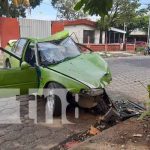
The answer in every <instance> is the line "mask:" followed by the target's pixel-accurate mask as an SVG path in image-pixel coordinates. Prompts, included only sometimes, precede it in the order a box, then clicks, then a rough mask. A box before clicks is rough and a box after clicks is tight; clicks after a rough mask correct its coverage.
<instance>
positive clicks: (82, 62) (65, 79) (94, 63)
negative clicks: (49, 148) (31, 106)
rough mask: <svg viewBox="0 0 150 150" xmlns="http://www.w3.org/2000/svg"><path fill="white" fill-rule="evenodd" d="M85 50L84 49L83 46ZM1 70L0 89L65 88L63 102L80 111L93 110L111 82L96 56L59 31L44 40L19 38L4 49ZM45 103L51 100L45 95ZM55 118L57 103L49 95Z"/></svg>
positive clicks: (26, 92)
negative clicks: (76, 97)
mask: <svg viewBox="0 0 150 150" xmlns="http://www.w3.org/2000/svg"><path fill="white" fill-rule="evenodd" d="M84 49H85V47H84ZM1 50H3V51H4V52H5V55H4V67H5V69H1V70H0V88H17V89H20V94H21V95H24V94H28V91H29V89H33V88H36V89H39V91H38V94H39V95H43V94H44V90H43V89H50V90H54V89H60V88H61V89H65V90H67V98H68V99H67V100H68V101H69V102H70V103H73V102H74V101H75V95H76V94H78V95H79V101H78V105H79V106H80V107H84V108H93V107H95V106H96V105H97V104H98V102H99V99H101V97H102V96H103V94H104V91H105V90H104V88H105V86H106V85H108V84H109V83H110V81H111V73H110V70H109V67H108V65H107V63H106V62H105V61H104V60H103V59H102V58H101V56H100V54H98V53H95V52H91V51H86V52H85V51H84V52H83V51H82V48H81V45H80V44H77V43H76V42H75V41H74V40H73V39H72V38H71V37H70V36H69V34H68V32H66V31H63V32H60V33H57V34H55V35H53V36H51V37H50V38H46V39H40V40H37V39H31V38H21V39H19V40H18V41H16V42H14V44H13V46H12V45H11V46H7V48H6V50H5V49H2V48H1ZM45 99H46V100H47V103H48V102H49V101H50V100H51V99H50V98H49V96H48V95H47V96H46V97H45ZM53 100H54V106H53V112H54V114H55V115H60V113H61V102H60V100H59V98H58V97H57V96H53Z"/></svg>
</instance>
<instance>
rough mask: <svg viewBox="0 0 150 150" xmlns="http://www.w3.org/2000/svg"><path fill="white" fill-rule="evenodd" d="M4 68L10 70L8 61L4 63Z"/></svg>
mask: <svg viewBox="0 0 150 150" xmlns="http://www.w3.org/2000/svg"><path fill="white" fill-rule="evenodd" d="M4 68H6V69H10V68H11V64H10V62H9V60H6V62H5V64H4Z"/></svg>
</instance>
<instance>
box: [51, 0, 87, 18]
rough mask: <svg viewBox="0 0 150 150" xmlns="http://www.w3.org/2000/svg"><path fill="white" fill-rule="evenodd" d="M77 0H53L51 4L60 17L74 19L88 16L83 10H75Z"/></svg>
mask: <svg viewBox="0 0 150 150" xmlns="http://www.w3.org/2000/svg"><path fill="white" fill-rule="evenodd" d="M77 1H78V0H52V1H51V4H52V6H53V7H54V8H55V9H57V11H58V18H60V19H67V20H72V19H79V18H82V17H85V16H86V14H85V13H84V12H83V11H82V10H80V11H78V12H77V11H75V10H74V5H75V4H76V3H77Z"/></svg>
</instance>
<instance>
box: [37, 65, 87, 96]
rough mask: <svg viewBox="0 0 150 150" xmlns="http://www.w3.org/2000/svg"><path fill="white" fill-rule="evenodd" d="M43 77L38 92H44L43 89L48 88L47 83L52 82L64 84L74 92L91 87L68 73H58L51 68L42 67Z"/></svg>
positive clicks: (40, 93)
mask: <svg viewBox="0 0 150 150" xmlns="http://www.w3.org/2000/svg"><path fill="white" fill-rule="evenodd" d="M40 71H41V78H40V87H39V91H38V94H39V95H42V94H43V89H44V88H46V85H47V84H48V83H51V82H56V83H59V84H61V85H63V86H64V87H65V88H66V89H67V90H68V91H70V92H72V93H80V91H81V90H82V89H85V90H88V89H90V88H89V87H88V86H87V85H85V84H83V83H82V82H80V81H78V80H76V79H73V78H71V77H69V76H67V75H64V74H61V73H58V72H56V71H54V70H52V69H49V68H43V67H41V68H40Z"/></svg>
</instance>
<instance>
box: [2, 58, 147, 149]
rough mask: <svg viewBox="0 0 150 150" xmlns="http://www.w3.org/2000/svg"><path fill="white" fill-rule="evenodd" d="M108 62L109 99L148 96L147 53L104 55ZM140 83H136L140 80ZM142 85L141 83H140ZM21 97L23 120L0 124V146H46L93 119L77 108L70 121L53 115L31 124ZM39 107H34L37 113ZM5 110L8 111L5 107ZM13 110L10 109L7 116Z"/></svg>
mask: <svg viewBox="0 0 150 150" xmlns="http://www.w3.org/2000/svg"><path fill="white" fill-rule="evenodd" d="M107 61H108V63H109V64H110V68H111V70H112V74H113V82H112V83H111V85H110V86H109V87H108V88H107V91H108V93H109V95H110V96H111V98H113V99H129V100H132V101H136V102H138V103H140V104H142V103H144V102H145V101H147V100H148V92H147V91H146V89H145V88H144V86H147V84H150V69H149V66H150V57H145V56H133V57H124V58H108V59H107ZM139 81H140V82H141V83H140V82H139ZM142 84H143V85H144V86H143V85H142ZM18 100H19V101H21V105H22V108H23V109H22V113H23V115H22V116H21V119H22V121H23V122H24V124H13V125H11V124H7V125H6V124H3V125H2V124H1V125H0V149H2V150H3V149H7V150H9V149H11V150H12V149H18V150H20V149H21V150H22V149H26V150H28V149H39V150H47V149H49V148H52V147H53V146H55V145H57V144H58V143H60V142H62V141H63V140H65V138H66V137H69V136H70V135H72V134H75V133H77V132H79V131H81V130H85V129H88V128H89V127H90V125H91V124H94V123H95V119H96V117H95V116H93V115H91V114H89V113H86V112H84V111H82V110H81V115H80V119H79V120H75V119H72V116H73V113H72V112H70V113H69V115H68V119H69V120H71V121H73V122H75V123H76V124H72V125H61V124H57V123H58V122H59V118H55V122H56V124H55V125H48V124H44V123H40V124H38V125H36V124H33V121H32V120H28V116H27V115H26V113H27V110H28V105H27V103H28V100H29V97H28V96H22V97H19V98H18ZM39 103H40V105H39V106H40V107H42V106H43V103H42V101H39ZM6 105H11V107H10V110H12V109H13V105H12V104H11V102H9V101H7V102H4V101H3V102H1V103H0V112H1V113H2V112H3V113H4V111H5V107H6ZM40 111H41V108H39V109H38V114H40V115H41V116H40V117H42V114H41V113H40ZM6 112H7V113H9V111H6ZM12 114H13V111H10V116H11V115H12Z"/></svg>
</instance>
